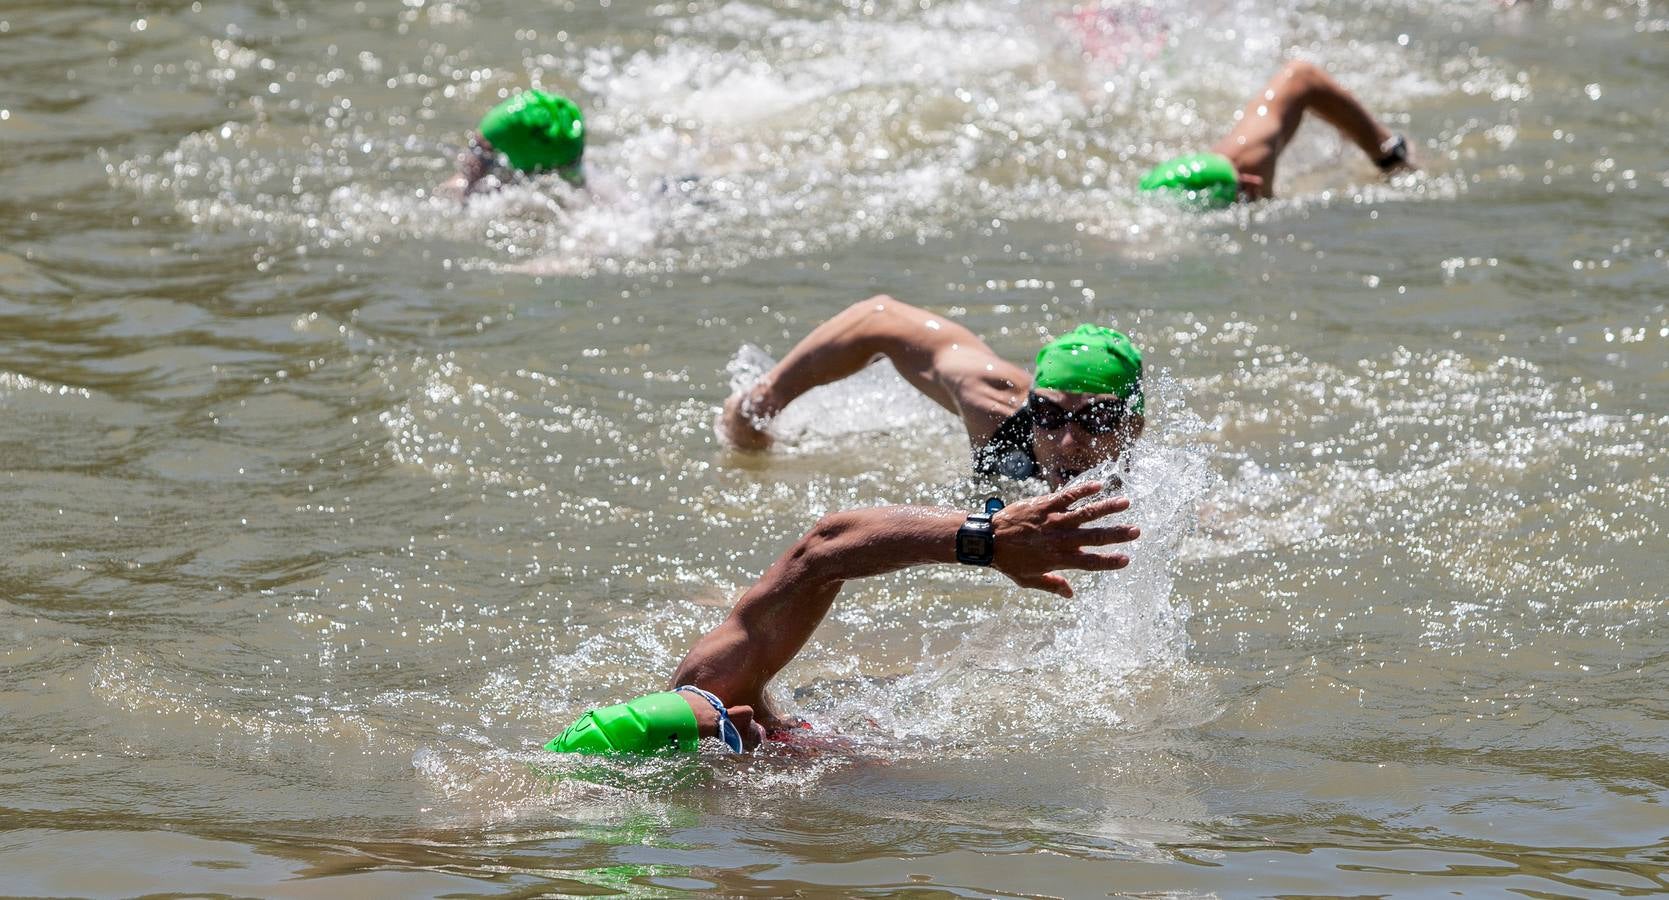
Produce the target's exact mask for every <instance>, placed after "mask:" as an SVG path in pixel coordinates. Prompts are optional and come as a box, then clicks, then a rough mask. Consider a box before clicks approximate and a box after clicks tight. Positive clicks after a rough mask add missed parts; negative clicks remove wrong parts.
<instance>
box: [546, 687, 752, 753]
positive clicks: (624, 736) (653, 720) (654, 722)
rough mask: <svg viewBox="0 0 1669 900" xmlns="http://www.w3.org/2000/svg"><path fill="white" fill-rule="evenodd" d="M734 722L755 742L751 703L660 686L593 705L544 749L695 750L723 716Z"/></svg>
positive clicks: (748, 744) (716, 733) (747, 741)
mask: <svg viewBox="0 0 1669 900" xmlns="http://www.w3.org/2000/svg"><path fill="white" fill-rule="evenodd" d="M724 719H728V720H729V721H730V723H731V724H732V725H733V726H734V727H735V729H736V734H737V736H738V737H739V739H740V740H741V743H742V747H743V749H749V750H751V749H752V748H754V747H757V746H759V742H760V741H761V740H763V739H764V737H765V730H764V728H763V727H762V726H761V725H759V723H757V722H755V721H754V720H753V707H751V706H731V707H726V708H725V715H724V716H722V717H721V716H720V714H719V712H718V710H717V709H715V708H714V707H713V706H712V705H710V704H709V703H708V701H707V700H705V699H704V698H703V697H702V696H700V695H699V694H697V693H693V692H688V691H684V692H676V691H663V692H660V693H656V694H645V695H644V696H642V697H638V698H637V699H635V700H628V701H627V702H625V703H616V704H615V705H613V706H605V707H602V708H600V709H594V710H591V711H590V712H588V713H586V714H585V715H583V716H580V717H579V719H578V720H577V721H575V722H574V724H572V725H569V726H568V727H567V729H565V730H564V731H563V732H562V733H561V734H559V735H557V736H556V737H554V738H552V739H551V741H550V743H547V744H546V745H545V749H546V750H549V751H551V752H553V753H593V754H601V753H693V752H695V748H696V742H697V741H698V740H700V739H701V738H704V737H720V736H721V729H722V724H721V723H722V722H723V720H724Z"/></svg>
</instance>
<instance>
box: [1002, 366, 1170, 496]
mask: <svg viewBox="0 0 1669 900" xmlns="http://www.w3.org/2000/svg"><path fill="white" fill-rule="evenodd" d="M1028 402H1029V404H1030V405H1031V408H1032V447H1033V452H1034V453H1035V454H1036V455H1037V467H1038V470H1039V472H1040V474H1042V476H1043V477H1044V479H1045V480H1047V481H1048V482H1049V488H1050V490H1055V489H1057V488H1060V487H1061V486H1062V485H1065V484H1066V483H1067V482H1069V481H1071V480H1072V479H1074V478H1076V477H1078V475H1080V474H1082V473H1083V472H1084V471H1086V470H1088V469H1090V468H1092V467H1094V466H1095V465H1097V464H1099V463H1102V462H1105V461H1107V460H1109V459H1113V458H1114V457H1116V456H1118V455H1119V454H1120V453H1123V452H1124V450H1125V448H1126V447H1128V446H1130V444H1131V443H1132V442H1133V441H1135V440H1136V438H1138V437H1140V436H1141V434H1142V425H1143V424H1144V423H1143V419H1142V416H1141V415H1139V414H1136V413H1125V412H1124V411H1123V408H1124V404H1123V401H1121V400H1120V399H1119V398H1118V396H1117V395H1116V394H1074V393H1069V392H1067V391H1055V390H1049V389H1046V388H1037V389H1033V391H1032V399H1031V400H1029V401H1028ZM1097 432H1099V433H1097Z"/></svg>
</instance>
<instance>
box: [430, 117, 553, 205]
mask: <svg viewBox="0 0 1669 900" xmlns="http://www.w3.org/2000/svg"><path fill="white" fill-rule="evenodd" d="M584 156H585V115H584V113H582V112H580V108H579V105H578V104H576V103H575V102H574V101H572V100H569V99H568V98H567V97H564V96H562V95H560V94H551V93H547V92H545V91H541V90H528V91H522V92H521V93H518V94H516V95H515V96H512V97H511V98H510V99H508V100H505V101H504V102H503V103H500V104H498V105H497V106H495V107H493V108H492V109H490V110H488V111H487V114H486V115H485V116H482V117H481V124H480V125H478V126H476V129H475V130H474V131H472V132H470V133H469V139H468V143H467V145H466V146H465V147H464V149H463V151H462V152H460V153H459V154H458V171H457V174H455V175H453V176H452V177H451V178H449V179H447V181H446V182H445V183H444V184H442V185H441V186H440V188H439V189H438V191H437V193H439V194H441V195H442V196H450V197H453V198H456V199H459V200H462V199H465V198H468V197H469V196H470V195H472V194H478V193H484V192H486V191H489V190H492V189H494V188H497V187H500V186H501V185H502V184H503V183H504V181H506V180H508V178H510V177H512V175H513V173H517V172H521V173H525V174H529V175H536V174H539V173H542V172H555V173H557V174H558V175H561V176H562V178H563V179H564V180H565V181H567V182H568V183H569V184H574V185H581V184H584V183H585V172H584V170H583V168H582V167H581V161H582V159H583V158H584ZM501 160H502V162H501Z"/></svg>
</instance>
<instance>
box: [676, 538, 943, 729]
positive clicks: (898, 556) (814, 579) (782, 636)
mask: <svg viewBox="0 0 1669 900" xmlns="http://www.w3.org/2000/svg"><path fill="white" fill-rule="evenodd" d="M961 522H962V514H961V513H960V512H958V511H956V510H952V509H935V508H931V507H909V506H887V507H879V508H875V509H860V510H851V511H848V512H839V513H832V514H830V515H827V516H824V517H823V518H822V519H821V520H819V521H818V523H817V525H816V526H815V527H813V528H812V529H811V530H810V531H808V532H806V534H805V536H804V537H801V538H800V539H799V540H798V541H795V542H794V546H792V547H790V548H789V549H788V552H786V553H784V554H782V556H780V557H778V558H777V560H776V562H774V563H772V564H771V567H770V568H769V569H766V570H765V574H764V575H762V576H760V578H759V581H758V583H756V584H755V585H754V586H753V587H751V588H749V589H748V591H747V593H745V594H743V595H742V599H741V600H739V601H737V603H736V607H735V608H734V609H732V610H731V612H730V616H729V617H728V618H726V619H725V621H724V622H723V623H721V624H720V625H719V627H717V628H715V629H713V630H712V631H710V632H708V633H707V634H705V635H703V636H702V637H701V639H700V640H698V641H696V643H695V646H694V647H692V648H691V649H690V652H689V655H687V656H685V657H684V661H683V662H682V663H680V664H679V666H678V669H677V671H676V672H675V673H674V675H673V680H674V681H677V682H678V683H681V684H682V683H694V684H698V685H700V686H701V687H704V688H707V689H708V690H711V691H713V692H714V693H717V694H718V695H719V696H721V697H726V698H732V697H757V696H760V695H761V692H762V691H763V690H764V687H765V684H766V682H768V681H770V680H771V678H772V677H773V676H775V675H776V673H777V672H779V671H781V669H782V667H783V666H785V665H787V664H788V661H789V660H791V659H793V658H794V655H795V654H797V653H799V652H800V648H802V647H804V646H805V644H806V641H808V640H810V639H811V635H812V632H814V631H816V630H817V626H818V625H820V624H822V622H823V618H824V616H826V615H828V612H829V608H830V607H831V606H832V605H833V604H834V600H835V597H837V596H838V595H839V594H840V589H841V587H842V586H844V585H845V583H846V582H847V581H850V580H852V579H854V578H863V577H866V576H870V575H880V574H882V573H885V572H892V571H896V570H898V569H902V568H906V567H908V566H912V565H919V564H926V563H935V562H952V561H953V560H954V558H955V555H956V554H955V545H954V544H955V539H956V529H957V528H959V527H960V526H961Z"/></svg>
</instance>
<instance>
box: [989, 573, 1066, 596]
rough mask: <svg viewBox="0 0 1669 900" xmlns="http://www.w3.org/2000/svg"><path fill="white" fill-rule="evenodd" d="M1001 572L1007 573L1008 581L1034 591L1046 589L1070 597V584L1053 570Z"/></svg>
mask: <svg viewBox="0 0 1669 900" xmlns="http://www.w3.org/2000/svg"><path fill="white" fill-rule="evenodd" d="M1003 574H1005V575H1008V577H1009V580H1010V581H1013V582H1014V583H1015V584H1017V585H1019V586H1021V587H1023V588H1031V589H1032V590H1034V591H1048V592H1049V593H1051V594H1054V595H1056V596H1060V597H1065V598H1067V599H1068V600H1070V599H1072V585H1070V584H1068V583H1067V581H1066V579H1065V578H1062V577H1061V576H1059V575H1056V574H1055V573H1053V572H1041V573H1036V574H1030V575H1010V574H1009V573H1007V572H1004V573H1003Z"/></svg>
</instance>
